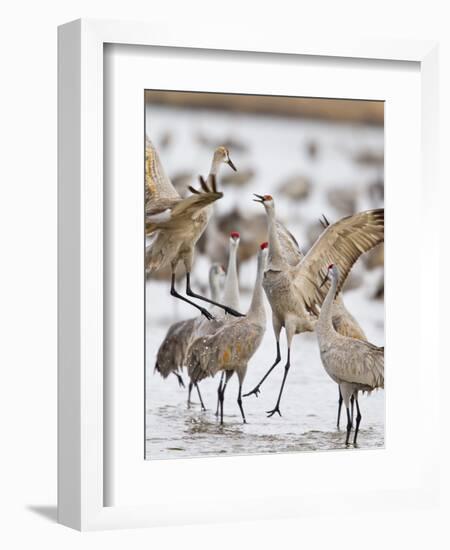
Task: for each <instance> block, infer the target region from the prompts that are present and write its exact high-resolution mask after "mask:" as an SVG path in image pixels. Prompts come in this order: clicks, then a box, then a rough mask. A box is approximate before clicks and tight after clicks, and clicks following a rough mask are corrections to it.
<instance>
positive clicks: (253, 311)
mask: <svg viewBox="0 0 450 550" xmlns="http://www.w3.org/2000/svg"><path fill="white" fill-rule="evenodd" d="M265 267H266V266H265V261H264V256H263V254H261V253H260V254H259V255H258V268H257V271H256V281H255V287H254V289H253V296H252V302H251V304H250V308H249V310H248V312H247V318H248V319H249V320H250V321H252V322H253V323H257V324H259V325H261V326H263V327H265V325H266V310H265V308H264V297H263V289H262V283H263V277H264V268H265Z"/></svg>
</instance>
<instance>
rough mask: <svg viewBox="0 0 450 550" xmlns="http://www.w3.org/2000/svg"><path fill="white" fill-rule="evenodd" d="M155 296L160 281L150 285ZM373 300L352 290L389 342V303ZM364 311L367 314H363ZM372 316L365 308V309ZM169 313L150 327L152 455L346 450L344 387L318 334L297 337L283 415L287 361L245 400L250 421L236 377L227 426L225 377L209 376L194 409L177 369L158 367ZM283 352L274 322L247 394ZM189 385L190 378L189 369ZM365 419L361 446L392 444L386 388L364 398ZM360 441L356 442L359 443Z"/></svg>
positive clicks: (370, 327) (350, 298)
mask: <svg viewBox="0 0 450 550" xmlns="http://www.w3.org/2000/svg"><path fill="white" fill-rule="evenodd" d="M150 286H151V287H152V289H150V288H149V289H148V292H147V296H149V294H150V295H151V293H153V292H154V293H155V296H154V298H155V299H157V295H158V294H159V295H161V289H160V291H159V292H158V291H157V290H156V289H155V286H156V287H160V285H159V284H158V285H155V283H153V284H151V285H149V287H150ZM161 286H162V285H161ZM366 301H367V299H366V298H365V296H364V292H363V291H362V290H358V291H352V292H350V293H347V294H346V302H347V304H348V307H349V308H350V309H351V310H352V311H355V309H356V310H359V311H364V310H365V311H366V316H365V317H366V318H365V319H362V320H361V323H362V325H363V327H364V328H365V329H366V331H367V333H368V334H369V335H371V336H372V338H371V340H372V341H374V342H375V343H378V344H382V343H383V329H382V325H380V323H379V318H380V315H382V311H383V306H382V304H378V303H374V302H373V301H370V308H368V307H366V308H364V304H365V302H366ZM359 317H361V315H360V316H359ZM363 317H364V315H363ZM168 324H170V322H169V319H165V320H164V319H161V320H160V322H159V323H157V324H155V325H153V324H152V323H151V322H148V334H147V349H148V352H149V353H148V359H147V415H146V421H147V422H146V438H147V439H146V454H147V458H149V459H160V458H181V457H183V458H187V457H194V456H206V455H220V454H261V453H274V452H293V451H324V450H332V449H345V444H344V443H345V425H346V419H345V409H343V411H342V416H341V430H340V431H338V430H337V428H336V416H337V398H338V389H337V386H336V384H335V383H334V382H333V381H332V380H331V379H330V378H329V377H328V375H327V374H326V372H325V371H324V369H323V366H322V363H321V361H320V356H319V351H318V345H317V342H316V337H315V335H313V334H302V335H298V336H296V337H295V338H294V343H293V348H292V353H291V368H290V371H289V375H288V378H287V382H286V386H285V391H284V394H283V398H282V402H281V412H282V415H283V416H282V417H279V416H278V415H275V416H273V417H272V418H267V415H266V412H265V411H267V410H270V409H271V408H273V406H274V405H275V402H276V398H277V395H278V391H279V388H280V384H281V380H282V376H283V371H284V369H283V364H284V363H283V361H282V362H281V363H280V364H279V365H278V366H277V367H276V369H275V370H274V371H273V372H272V374H271V375H270V376H269V378H268V379H267V380H266V381H265V383H264V385H263V386H262V387H261V393H260V395H259V397H255V396H254V395H252V396H249V397H245V398H244V399H243V400H244V403H243V406H244V410H245V414H246V418H247V422H248V423H247V424H243V423H242V419H241V415H240V411H239V408H238V405H237V402H236V399H237V389H238V384H237V377H235V376H233V378H231V380H230V382H229V384H228V386H227V390H226V394H225V405H224V425H223V426H221V425H220V422H219V421H218V419H217V418H216V416H215V411H216V403H217V394H216V390H217V385H218V382H219V377H218V376H216V377H215V378H214V379H207V380H204V381H202V382H201V384H200V390H201V393H202V396H203V400H204V402H205V405H206V407H207V410H206V411H204V412H202V411H201V410H200V404H199V401H198V397H197V394H196V392H195V389H194V390H193V391H192V400H193V403H192V405H191V408H190V409H188V408H187V403H186V400H187V390H186V389H183V388H180V387H179V386H178V382H177V380H176V378H175V376H170V377H169V378H168V379H166V380H163V379H162V378H161V377H160V375H159V374H158V373H153V361H154V353H152V349H154V348H155V345H157V344H158V343H159V342H160V341H161V339H162V338H163V336H164V333H165V328H164V326H167V325H168ZM274 357H275V344H274V338H273V335H272V331H271V327H270V325H269V327H268V329H267V331H266V334H265V337H264V340H263V342H262V344H261V347H260V348H259V350H258V351H257V353H256V354H255V356H254V357H253V359H252V360H251V362H250V364H249V368H248V371H247V376H246V379H245V382H244V393H245V392H247V391H249V390H251V389H252V388H253V387H254V386H255V385H256V383H257V382H258V381H259V380H260V379H261V377H262V376H263V375H264V373H265V372H266V370H267V369H268V367H269V366H270V364H271V360H272V359H273V358H274ZM184 380H185V382H186V385H187V377H186V375H184ZM360 408H361V413H362V417H363V418H362V422H361V427H360V432H359V435H358V446H359V448H364V449H369V448H380V447H383V446H384V391H379V392H375V393H373V394H372V395H370V396H363V395H361V397H360ZM351 448H352V447H351Z"/></svg>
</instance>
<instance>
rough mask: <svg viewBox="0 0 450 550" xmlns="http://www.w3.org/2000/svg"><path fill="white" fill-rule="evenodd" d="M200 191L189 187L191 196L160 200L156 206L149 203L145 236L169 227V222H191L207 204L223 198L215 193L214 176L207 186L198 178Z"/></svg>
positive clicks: (218, 192) (220, 194) (218, 193)
mask: <svg viewBox="0 0 450 550" xmlns="http://www.w3.org/2000/svg"><path fill="white" fill-rule="evenodd" d="M199 179H200V185H201V189H200V190H199V189H194V188H193V187H189V189H190V190H191V191H192V193H193V194H192V195H190V196H189V197H187V198H185V199H181V198H178V199H177V200H174V199H161V200H160V201H158V204H157V205H152V204H151V203H149V204H148V205H147V208H146V216H145V220H146V233H147V235H149V234H151V233H153V232H154V231H156V230H158V229H160V228H161V227H166V228H167V227H170V222H172V220H174V223H177V224H178V223H180V222H181V220H182V219H189V220H192V219H194V218H196V216H197V215H198V214H199V213H200V212H201V211H202V210H203V208H205V207H206V206H208V205H209V204H211V203H213V202H214V201H216V200H217V199H220V198H221V197H223V193H221V192H220V191H217V187H216V180H215V178H214V176H213V177H212V179H211V184H210V186H208V185H207V184H206V182H205V180H204V179H203V178H202V177H200V178H199Z"/></svg>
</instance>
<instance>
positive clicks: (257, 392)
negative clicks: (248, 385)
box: [242, 386, 261, 397]
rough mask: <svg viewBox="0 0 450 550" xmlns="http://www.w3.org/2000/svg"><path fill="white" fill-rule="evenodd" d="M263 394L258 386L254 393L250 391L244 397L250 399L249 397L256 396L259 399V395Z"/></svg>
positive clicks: (253, 390)
mask: <svg viewBox="0 0 450 550" xmlns="http://www.w3.org/2000/svg"><path fill="white" fill-rule="evenodd" d="M260 393H261V390H260V389H259V386H256V387H255V388H253V389H252V391H249V392H248V393H244V395H243V396H242V397H248V396H249V395H253V394H255V397H258V395H259V394H260Z"/></svg>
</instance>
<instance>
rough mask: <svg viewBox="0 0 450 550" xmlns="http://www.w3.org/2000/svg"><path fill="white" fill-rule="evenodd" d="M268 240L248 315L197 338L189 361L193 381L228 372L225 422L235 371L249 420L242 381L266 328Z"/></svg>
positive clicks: (262, 248) (222, 393)
mask: <svg viewBox="0 0 450 550" xmlns="http://www.w3.org/2000/svg"><path fill="white" fill-rule="evenodd" d="M267 246H268V243H263V244H261V246H260V250H259V253H258V267H257V274H256V281H255V286H254V289H253V296H252V301H251V304H250V308H249V310H248V312H247V315H246V316H245V317H244V318H242V319H232V320H230V321H229V322H228V323H225V324H224V325H223V326H222V328H220V329H219V330H218V331H217V332H215V333H214V334H211V335H209V336H205V337H201V338H197V339H196V340H195V341H194V342H193V343H192V345H191V347H190V348H189V351H188V357H187V359H186V364H187V367H188V372H189V376H190V377H191V380H192V381H193V382H194V383H196V382H199V381H200V380H202V379H203V378H206V377H207V376H214V375H215V374H216V373H217V372H219V371H225V382H224V384H223V386H221V388H220V393H219V399H220V423H221V424H223V402H224V396H225V389H226V387H227V383H228V381H229V379H230V378H231V376H232V375H233V373H234V372H236V373H237V376H238V378H239V391H238V398H237V402H238V405H239V409H240V411H241V415H242V420H243V422H244V423H246V419H245V414H244V409H243V407H242V383H243V381H244V378H245V374H246V372H247V365H248V362H249V361H250V359H251V357H252V356H253V354H254V353H255V352H256V350H257V349H258V347H259V345H260V344H261V341H262V338H263V335H264V332H265V329H266V313H265V309H264V297H263V291H262V281H263V275H264V269H265V265H266V259H267Z"/></svg>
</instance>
